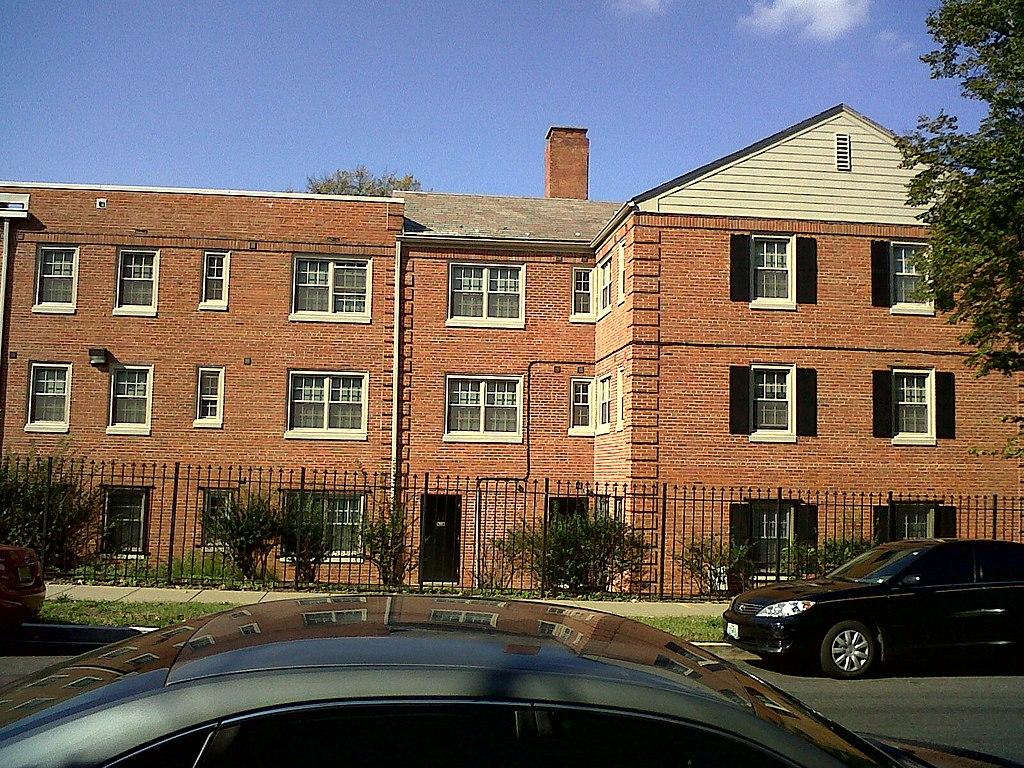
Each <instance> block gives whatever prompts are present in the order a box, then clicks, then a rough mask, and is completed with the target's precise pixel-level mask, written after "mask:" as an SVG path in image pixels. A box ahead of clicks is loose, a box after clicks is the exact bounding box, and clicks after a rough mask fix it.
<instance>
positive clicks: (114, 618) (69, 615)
mask: <svg viewBox="0 0 1024 768" xmlns="http://www.w3.org/2000/svg"><path fill="white" fill-rule="evenodd" d="M234 607H235V605H234V603H122V602H113V601H108V600H68V599H66V598H64V599H62V598H59V597H58V598H57V599H56V600H47V601H46V602H45V603H43V611H42V613H41V614H40V616H39V618H40V620H42V621H49V622H53V623H57V624H100V625H103V626H108V627H166V626H167V625H168V624H176V623H177V622H179V621H186V620H187V619H193V618H195V617H196V616H203V615H205V614H207V613H215V612H216V611H223V610H226V609H228V608H234Z"/></svg>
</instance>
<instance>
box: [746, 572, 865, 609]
mask: <svg viewBox="0 0 1024 768" xmlns="http://www.w3.org/2000/svg"><path fill="white" fill-rule="evenodd" d="M878 591H880V587H879V585H878V584H862V583H860V582H856V581H842V580H839V579H828V578H822V579H807V580H802V581H780V582H778V583H777V584H771V585H769V586H767V587H758V588H757V589H751V590H749V591H748V592H744V593H742V594H741V595H739V596H738V597H737V598H736V600H735V602H736V604H737V605H738V604H740V603H752V604H754V605H769V604H771V603H781V602H783V601H785V600H820V599H825V600H840V599H843V598H846V597H852V596H853V595H857V596H858V597H863V596H866V595H869V594H874V593H876V592H878Z"/></svg>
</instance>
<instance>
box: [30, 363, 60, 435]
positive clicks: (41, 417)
mask: <svg viewBox="0 0 1024 768" xmlns="http://www.w3.org/2000/svg"><path fill="white" fill-rule="evenodd" d="M67 376H68V372H67V369H66V368H41V367H37V368H33V370H32V403H31V406H32V412H31V416H30V421H34V422H37V421H56V422H65V421H67V413H66V410H65V406H66V404H67Z"/></svg>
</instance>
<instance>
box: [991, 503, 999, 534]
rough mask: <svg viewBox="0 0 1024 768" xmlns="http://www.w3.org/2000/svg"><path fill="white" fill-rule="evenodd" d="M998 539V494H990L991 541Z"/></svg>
mask: <svg viewBox="0 0 1024 768" xmlns="http://www.w3.org/2000/svg"><path fill="white" fill-rule="evenodd" d="M998 538H999V494H998V493H993V494H992V539H993V541H994V540H995V539H998Z"/></svg>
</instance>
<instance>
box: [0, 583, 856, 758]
mask: <svg viewBox="0 0 1024 768" xmlns="http://www.w3.org/2000/svg"><path fill="white" fill-rule="evenodd" d="M157 694H159V696H158V695H157ZM426 695H434V696H444V697H448V698H460V699H471V700H491V701H493V700H531V701H551V702H563V703H565V702H568V703H578V704H588V705H597V704H601V705H606V706H620V707H623V708H633V709H640V710H644V711H649V712H655V713H658V712H660V713H661V714H666V715H670V716H686V717H687V718H689V719H695V720H702V719H703V718H704V717H707V718H709V720H708V722H709V723H711V724H716V723H717V724H721V725H722V727H724V724H726V723H729V722H732V723H734V724H735V723H741V722H749V721H756V722H757V723H758V724H759V725H758V726H757V727H761V726H782V728H783V729H784V730H785V731H786V732H788V733H789V735H790V736H796V737H798V740H801V741H808V740H813V741H815V742H822V741H824V742H826V743H839V744H841V745H843V746H841V747H837V749H840V751H842V750H844V749H847V748H848V745H847V743H846V737H845V736H840V735H839V731H838V730H837V728H836V727H835V726H832V724H829V723H827V721H824V720H822V719H821V718H820V717H819V716H817V715H815V714H814V713H812V712H810V711H809V710H807V709H805V708H803V707H802V705H800V704H799V703H798V702H796V701H795V700H793V699H791V698H790V697H788V696H787V695H786V694H785V693H783V692H781V691H779V690H777V689H774V688H772V687H771V686H769V685H768V684H766V683H764V682H762V681H760V680H758V679H756V678H754V677H752V676H749V675H746V674H744V673H742V672H740V671H739V670H737V669H736V668H735V667H733V666H732V665H731V664H729V663H728V662H724V661H722V660H721V659H719V658H718V657H717V656H714V655H713V654H711V653H709V652H707V651H705V650H703V649H701V648H697V647H694V646H692V645H689V644H687V643H683V642H681V641H679V640H678V639H677V638H674V637H673V636H671V635H669V634H667V633H664V632H662V631H660V630H657V629H655V628H653V627H650V626H647V625H644V624H640V623H638V622H636V621H633V620H631V619H626V618H623V617H620V616H615V615H611V614H607V613H602V612H600V611H595V610H590V609H587V608H578V607H572V606H566V605H553V604H547V603H539V602H521V601H513V600H496V599H478V598H464V597H458V596H428V595H316V596H300V597H296V598H293V599H286V600H280V601H273V602H267V603H260V604H257V605H251V606H246V607H239V608H236V609H232V610H228V611H224V612H222V613H218V614H213V615H211V616H208V617H206V618H203V619H200V620H197V621H192V622H189V623H183V624H178V625H175V626H172V627H168V628H166V629H163V630H157V631H154V632H150V633H148V634H146V635H141V636H139V637H137V638H133V639H131V640H128V641H124V642H121V643H117V644H115V645H111V646H107V647H105V648H101V649H99V650H97V651H95V652H92V653H90V654H85V655H83V656H79V657H77V658H76V659H73V660H71V661H69V662H66V663H65V664H63V665H58V666H55V667H51V668H49V669H47V670H43V671H42V672H40V673H38V674H36V675H33V676H30V677H28V678H25V679H24V680H22V681H19V683H17V684H15V685H14V686H11V687H9V688H7V689H4V690H0V754H2V752H3V749H2V745H3V742H4V740H5V739H7V738H11V737H15V736H18V734H23V733H26V732H28V731H32V732H39V730H40V729H41V728H45V727H47V726H51V725H53V724H57V723H61V722H66V721H68V720H73V719H74V718H76V717H88V716H92V715H91V714H90V713H93V714H94V713H96V712H98V711H100V710H103V709H108V710H111V711H114V710H124V707H125V706H128V707H129V709H128V710H124V711H128V712H130V713H131V716H132V717H133V720H134V726H133V727H134V728H135V731H136V732H142V731H143V730H144V726H143V724H142V723H143V720H144V719H145V717H144V713H145V712H146V711H147V709H146V707H147V704H146V702H147V701H148V702H150V704H152V702H154V701H159V706H157V707H156V709H154V710H153V711H154V712H155V713H157V714H154V717H153V719H154V720H155V721H156V720H159V721H160V722H163V723H166V722H167V721H168V720H169V719H173V717H176V716H180V717H185V716H186V714H188V715H189V716H191V715H190V713H191V712H193V711H195V710H197V709H200V710H202V711H203V712H204V713H205V714H204V717H206V718H207V720H209V721H215V720H218V719H223V718H224V717H228V716H231V715H232V714H235V713H238V712H240V711H246V710H247V709H250V710H251V709H258V708H267V707H275V706H289V705H294V704H297V703H300V702H302V701H305V700H325V699H353V700H357V699H358V700H367V699H370V698H374V699H377V700H379V699H381V698H385V699H389V700H398V699H408V698H422V697H423V696H426ZM174 701H178V702H179V705H178V706H179V710H175V709H174V706H175V705H174V704H173V703H174ZM182 702H184V703H182ZM186 710H187V712H186ZM175 711H178V712H179V715H174V714H173V713H174V712H175ZM181 725H182V726H184V725H185V721H184V720H181ZM154 727H155V726H154ZM774 730H777V729H774ZM49 741H52V739H50V740H49ZM80 757H81V756H80V755H79V756H76V757H75V759H79V758H80Z"/></svg>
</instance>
